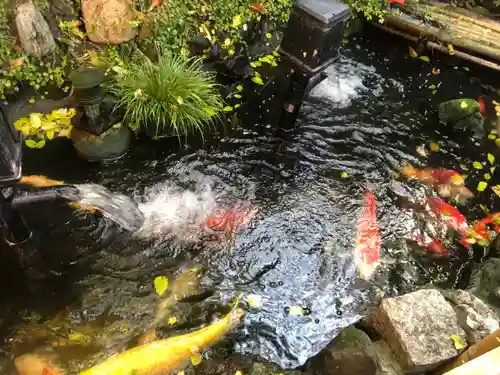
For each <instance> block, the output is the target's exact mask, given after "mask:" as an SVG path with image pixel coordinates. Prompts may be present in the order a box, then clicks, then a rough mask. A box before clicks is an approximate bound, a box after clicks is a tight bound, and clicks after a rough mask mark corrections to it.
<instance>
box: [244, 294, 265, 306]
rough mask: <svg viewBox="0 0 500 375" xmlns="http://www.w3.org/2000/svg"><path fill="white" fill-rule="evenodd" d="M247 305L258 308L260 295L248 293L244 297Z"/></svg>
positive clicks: (260, 303)
mask: <svg viewBox="0 0 500 375" xmlns="http://www.w3.org/2000/svg"><path fill="white" fill-rule="evenodd" d="M246 300H247V303H248V306H249V307H251V308H253V309H259V308H261V307H262V297H261V296H259V295H258V294H249V295H248V296H247V298H246Z"/></svg>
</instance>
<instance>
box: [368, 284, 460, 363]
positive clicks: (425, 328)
mask: <svg viewBox="0 0 500 375" xmlns="http://www.w3.org/2000/svg"><path fill="white" fill-rule="evenodd" d="M368 322H369V324H370V326H371V327H372V328H374V329H375V330H376V331H377V332H378V333H379V334H380V335H381V336H382V337H383V338H384V340H385V341H386V342H387V343H388V344H389V346H390V347H391V349H392V350H393V352H394V354H395V356H396V357H397V359H398V360H399V362H400V363H401V365H402V368H403V370H404V372H405V373H422V372H427V371H432V370H433V369H435V368H437V367H438V366H439V365H441V364H442V363H444V362H445V361H447V360H450V359H452V358H454V357H456V356H457V355H458V354H459V351H458V350H457V349H456V348H455V346H454V342H453V340H452V339H451V337H453V336H457V337H459V338H460V339H462V340H464V341H465V339H466V336H465V332H464V330H463V329H462V328H461V327H460V325H459V323H458V320H457V317H456V314H455V311H454V310H453V308H452V307H451V305H450V304H449V303H448V302H447V301H446V299H445V298H444V297H443V295H442V294H441V293H440V292H439V291H437V290H434V289H424V290H420V291H417V292H413V293H410V294H406V295H403V296H400V297H394V298H389V299H386V300H384V301H383V302H382V304H381V305H380V307H379V308H378V309H377V311H375V313H374V314H372V315H371V316H370V318H369V320H368Z"/></svg>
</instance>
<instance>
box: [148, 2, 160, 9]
mask: <svg viewBox="0 0 500 375" xmlns="http://www.w3.org/2000/svg"><path fill="white" fill-rule="evenodd" d="M160 4H161V0H153V1H152V2H151V6H150V7H149V9H148V12H151V11H152V10H153V9H154V8H156V7H157V6H158V5H160Z"/></svg>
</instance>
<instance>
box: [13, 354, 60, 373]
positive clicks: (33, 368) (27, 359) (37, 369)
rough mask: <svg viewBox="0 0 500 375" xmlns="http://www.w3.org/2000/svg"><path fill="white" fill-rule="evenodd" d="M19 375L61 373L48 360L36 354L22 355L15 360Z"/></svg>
mask: <svg viewBox="0 0 500 375" xmlns="http://www.w3.org/2000/svg"><path fill="white" fill-rule="evenodd" d="M15 366H16V370H17V372H18V373H19V375H63V371H62V370H60V369H59V368H57V367H56V366H54V365H52V363H51V360H50V359H49V358H45V357H42V356H39V355H36V354H23V355H22V356H20V357H17V358H16V359H15Z"/></svg>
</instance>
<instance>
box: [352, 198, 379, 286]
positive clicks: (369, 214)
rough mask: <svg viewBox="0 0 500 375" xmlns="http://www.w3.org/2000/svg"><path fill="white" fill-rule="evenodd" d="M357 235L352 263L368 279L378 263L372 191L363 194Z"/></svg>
mask: <svg viewBox="0 0 500 375" xmlns="http://www.w3.org/2000/svg"><path fill="white" fill-rule="evenodd" d="M357 231H358V236H357V239H356V246H355V247H354V264H355V265H356V269H357V270H358V274H359V276H360V277H361V278H363V279H364V280H369V279H370V278H371V277H372V275H373V273H374V272H375V269H376V268H377V266H378V265H379V263H380V246H381V243H382V240H381V238H380V233H379V226H378V224H377V216H376V202H375V195H374V194H373V192H371V191H368V192H367V193H366V194H365V199H364V205H363V210H362V212H361V216H360V218H359V219H358V223H357Z"/></svg>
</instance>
